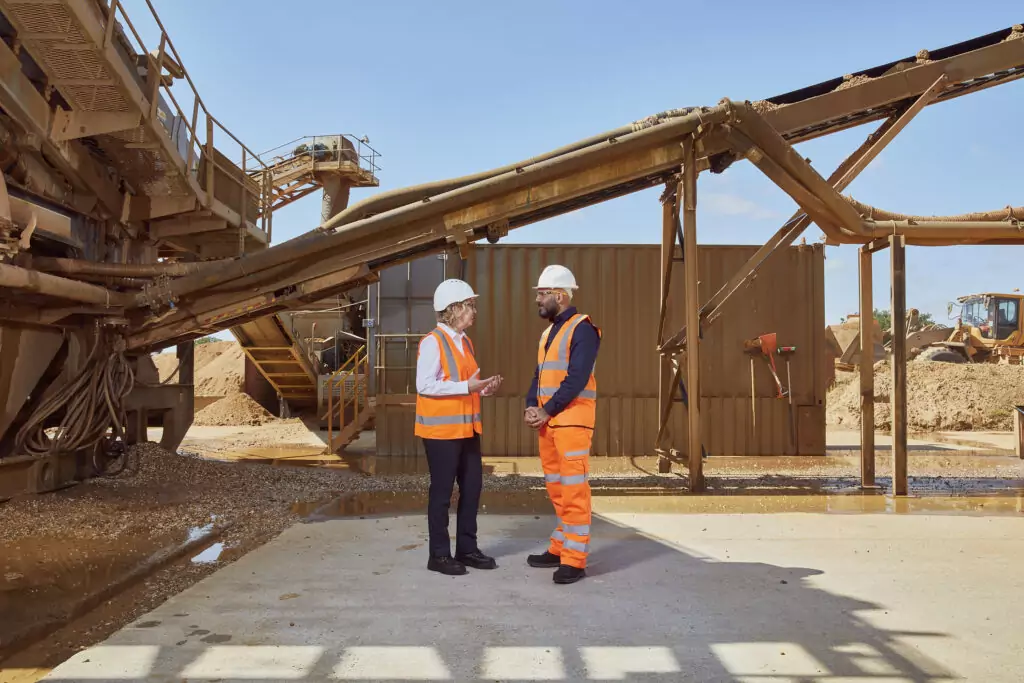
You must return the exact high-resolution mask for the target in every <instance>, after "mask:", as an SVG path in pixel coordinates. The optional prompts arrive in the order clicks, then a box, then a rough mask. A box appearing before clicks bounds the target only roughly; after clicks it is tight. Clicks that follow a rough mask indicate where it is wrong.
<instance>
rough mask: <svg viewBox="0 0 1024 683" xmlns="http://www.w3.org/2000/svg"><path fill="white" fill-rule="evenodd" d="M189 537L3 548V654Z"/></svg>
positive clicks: (41, 539) (28, 542)
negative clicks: (13, 644)
mask: <svg viewBox="0 0 1024 683" xmlns="http://www.w3.org/2000/svg"><path fill="white" fill-rule="evenodd" d="M185 536H186V533H185V532H184V531H181V532H179V533H178V534H173V535H167V536H160V537H154V538H149V537H146V536H141V535H137V536H121V537H118V538H111V537H98V538H91V539H73V540H72V539H68V538H61V537H56V536H36V537H34V538H31V539H20V540H17V541H9V542H2V543H0V615H3V616H2V618H0V654H2V652H3V650H4V649H5V647H6V646H7V645H8V644H10V643H12V642H13V641H15V640H16V639H17V638H19V637H21V636H22V635H23V634H27V633H30V632H31V631H32V630H33V629H38V628H42V627H43V626H44V625H45V624H49V623H52V622H54V621H63V620H65V619H66V615H67V613H68V610H70V609H71V608H72V606H73V605H75V604H77V603H79V602H80V601H81V600H83V599H85V598H87V597H88V596H91V595H93V594H95V593H96V592H97V591H100V590H102V589H105V588H106V587H108V586H109V585H110V584H112V583H114V582H116V581H118V580H119V579H121V577H123V576H124V575H126V574H127V573H128V572H130V571H132V570H133V569H135V567H137V566H138V565H139V564H140V563H142V562H144V561H146V560H147V559H148V558H150V557H152V556H153V555H154V554H155V553H157V552H159V551H161V550H162V549H164V548H167V547H173V546H176V545H179V544H181V543H182V542H183V540H184V538H185Z"/></svg>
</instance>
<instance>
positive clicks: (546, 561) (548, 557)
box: [526, 550, 561, 569]
mask: <svg viewBox="0 0 1024 683" xmlns="http://www.w3.org/2000/svg"><path fill="white" fill-rule="evenodd" d="M526 564H528V565H530V566H531V567H539V568H541V569H551V568H552V567H557V566H558V565H559V564H561V559H560V558H559V556H558V555H555V554H554V553H551V552H549V551H547V550H545V551H544V552H543V553H542V554H540V555H530V556H529V557H527V558H526Z"/></svg>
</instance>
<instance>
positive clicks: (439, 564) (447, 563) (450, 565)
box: [427, 555, 466, 576]
mask: <svg viewBox="0 0 1024 683" xmlns="http://www.w3.org/2000/svg"><path fill="white" fill-rule="evenodd" d="M427 569H429V570H430V571H432V572H440V573H442V574H446V575H448V576H461V575H463V574H465V573H466V565H464V564H462V563H461V562H459V561H457V560H453V559H452V558H450V557H448V556H447V555H444V556H441V557H431V558H430V560H428V561H427Z"/></svg>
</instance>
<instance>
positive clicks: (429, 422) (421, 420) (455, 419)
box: [416, 414, 480, 427]
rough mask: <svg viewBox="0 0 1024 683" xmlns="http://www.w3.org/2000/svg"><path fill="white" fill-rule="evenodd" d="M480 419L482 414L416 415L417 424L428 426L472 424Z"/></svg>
mask: <svg viewBox="0 0 1024 683" xmlns="http://www.w3.org/2000/svg"><path fill="white" fill-rule="evenodd" d="M479 421H480V415H479V414H476V415H441V416H438V417H428V416H425V415H417V416H416V424H421V425H426V426H428V427H439V426H442V425H471V424H473V423H474V422H479Z"/></svg>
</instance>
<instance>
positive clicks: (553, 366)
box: [541, 360, 569, 371]
mask: <svg viewBox="0 0 1024 683" xmlns="http://www.w3.org/2000/svg"><path fill="white" fill-rule="evenodd" d="M541 368H542V369H543V370H565V371H568V370H569V361H566V360H546V361H544V363H543V365H541Z"/></svg>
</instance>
